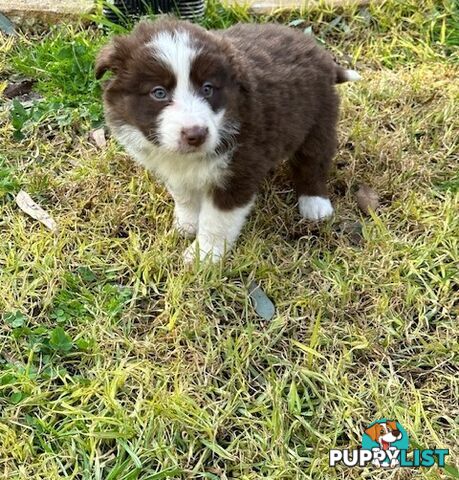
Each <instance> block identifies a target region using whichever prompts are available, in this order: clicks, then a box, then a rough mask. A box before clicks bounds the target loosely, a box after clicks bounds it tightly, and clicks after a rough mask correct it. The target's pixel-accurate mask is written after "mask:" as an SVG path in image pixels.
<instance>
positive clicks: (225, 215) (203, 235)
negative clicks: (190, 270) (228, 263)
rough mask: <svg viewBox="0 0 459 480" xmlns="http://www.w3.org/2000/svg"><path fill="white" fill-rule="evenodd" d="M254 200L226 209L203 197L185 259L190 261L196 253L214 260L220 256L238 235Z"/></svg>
mask: <svg viewBox="0 0 459 480" xmlns="http://www.w3.org/2000/svg"><path fill="white" fill-rule="evenodd" d="M254 201H255V198H254V199H253V200H252V201H251V202H250V203H248V204H247V205H244V206H243V207H238V208H234V209H232V210H228V211H226V210H221V209H219V208H218V207H216V206H215V204H214V202H213V201H212V199H210V198H207V197H206V198H204V199H203V202H202V204H201V212H200V214H199V226H198V235H197V237H196V241H194V242H193V243H192V244H191V245H190V246H189V247H188V248H187V250H186V251H185V254H184V259H185V261H186V262H190V261H192V260H193V259H194V258H195V256H196V254H198V255H199V257H200V259H201V260H204V259H205V258H209V259H210V260H212V261H214V262H215V261H218V260H219V259H220V258H222V257H223V255H224V253H225V250H227V249H229V248H231V246H232V245H233V244H234V242H235V241H236V240H237V238H238V237H239V234H240V233H241V229H242V227H243V225H244V222H245V219H246V218H247V215H248V214H249V212H250V210H251V208H252V206H253V204H254ZM198 245H199V252H197V248H198Z"/></svg>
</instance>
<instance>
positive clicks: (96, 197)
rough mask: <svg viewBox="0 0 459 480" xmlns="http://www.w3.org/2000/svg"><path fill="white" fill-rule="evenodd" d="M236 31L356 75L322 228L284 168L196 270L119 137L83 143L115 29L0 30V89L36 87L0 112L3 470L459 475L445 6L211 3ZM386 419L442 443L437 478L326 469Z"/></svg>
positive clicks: (123, 475)
mask: <svg viewBox="0 0 459 480" xmlns="http://www.w3.org/2000/svg"><path fill="white" fill-rule="evenodd" d="M238 20H241V21H283V22H285V23H290V24H291V25H292V28H302V29H306V34H311V33H312V34H314V35H315V36H316V37H317V40H318V41H320V42H322V43H324V44H325V45H326V47H327V48H328V49H330V50H331V51H332V53H333V54H334V55H335V57H336V58H337V59H338V61H339V62H340V63H342V64H343V65H347V66H352V68H355V69H357V70H358V71H359V72H360V74H361V75H362V77H363V80H362V81H360V82H358V83H354V84H345V85H342V86H339V87H338V88H339V90H340V94H341V98H342V113H341V120H340V126H339V132H340V134H339V137H340V148H339V152H338V155H337V157H336V161H335V167H334V171H333V175H332V178H331V181H330V191H331V194H332V200H333V203H334V205H335V207H336V214H335V217H334V219H333V220H331V221H328V222H325V223H323V224H320V225H315V224H310V223H306V222H300V217H299V214H298V213H297V210H296V208H295V202H296V199H295V195H294V192H293V190H292V186H291V184H290V181H289V179H288V175H287V172H285V171H283V170H282V169H281V171H279V172H278V173H276V174H275V175H274V176H273V177H272V178H270V179H269V181H267V182H266V184H265V185H264V187H263V189H262V192H261V193H260V195H259V196H258V200H257V204H256V208H255V210H254V212H253V214H252V215H251V217H250V220H249V222H248V224H247V225H246V227H245V228H244V231H243V235H242V237H241V239H240V241H239V242H238V244H237V247H236V248H235V249H234V251H233V252H232V254H231V255H230V256H229V257H228V258H227V259H226V260H225V261H224V262H223V263H222V264H220V265H216V266H210V265H202V266H200V267H198V266H195V267H194V268H190V267H189V266H188V267H187V266H185V265H184V264H183V262H182V260H181V254H182V252H183V250H184V249H185V248H186V246H187V245H188V243H189V241H187V240H185V239H182V238H180V237H179V236H178V235H177V234H176V233H175V232H174V231H173V229H172V211H173V205H172V200H171V198H170V197H169V196H168V195H167V193H166V191H165V189H164V188H163V187H162V186H161V185H160V184H158V183H156V182H155V180H154V178H152V176H151V175H150V174H148V173H147V172H146V171H144V170H143V169H142V168H140V167H137V166H136V165H134V164H133V162H132V161H131V159H130V158H129V157H128V156H127V155H126V154H125V153H124V152H123V151H122V149H121V148H120V147H119V146H118V145H117V144H116V142H115V141H114V140H112V139H109V140H108V143H107V146H106V147H105V148H102V149H100V148H98V147H97V146H95V145H94V143H93V142H92V141H91V140H89V135H88V134H89V132H90V131H91V129H93V128H96V127H98V126H100V125H101V124H102V122H103V117H102V108H101V100H100V85H99V83H98V82H96V81H95V79H94V77H93V61H94V57H95V55H96V53H97V51H98V49H99V48H100V46H101V45H103V44H104V43H106V42H107V40H108V37H109V36H110V35H112V34H113V29H110V28H108V29H106V28H102V27H101V26H100V25H99V26H97V24H92V25H91V26H86V27H84V26H82V25H59V26H56V27H54V28H53V29H52V30H51V31H48V32H47V33H45V32H43V31H42V30H40V29H39V28H35V29H34V30H33V31H28V32H26V35H20V36H18V37H15V38H13V37H6V36H2V37H0V91H1V90H3V89H4V88H6V86H7V85H8V83H9V82H10V81H12V80H14V79H17V78H19V77H21V76H22V77H28V78H33V79H35V80H36V83H35V85H34V93H33V94H32V95H31V94H28V95H26V96H24V97H17V98H16V99H15V100H13V101H10V100H5V99H2V104H1V107H0V312H1V316H2V320H1V323H0V412H1V416H0V478H2V479H3V478H4V479H46V480H55V479H63V478H69V479H82V480H83V479H84V480H87V479H88V480H89V479H101V480H115V479H116V480H122V479H123V480H128V479H129V480H133V479H142V480H146V479H150V480H153V479H165V478H170V479H182V478H183V479H191V478H196V479H211V480H217V479H221V480H225V479H232V478H237V479H245V480H249V479H250V480H252V479H262V478H266V479H289V480H293V479H308V478H310V479H314V480H322V479H335V478H342V479H352V478H355V479H360V478H381V479H386V478H394V479H396V478H397V479H408V478H410V479H411V478H422V479H437V478H459V473H458V471H457V470H456V468H457V467H458V461H459V457H458V454H459V442H458V439H459V342H458V330H459V328H458V305H459V301H458V300H459V289H458V265H459V215H458V212H459V193H458V189H459V168H458V166H459V81H458V78H459V48H458V46H459V11H458V9H457V6H456V7H455V6H454V1H448V0H443V1H434V0H423V1H422V2H418V1H415V0H404V1H386V2H383V4H382V5H379V6H375V5H373V6H370V7H365V8H359V7H348V8H345V9H342V10H335V11H334V10H333V9H331V8H327V7H318V8H315V9H311V10H310V11H303V12H295V13H290V14H288V15H285V14H276V15H273V16H272V17H257V18H255V17H253V16H252V15H251V14H250V13H249V12H248V10H247V9H246V8H242V7H240V8H236V9H228V8H224V7H222V6H221V5H220V4H218V3H214V2H211V3H210V4H209V6H208V12H207V16H206V19H205V21H204V23H205V25H206V26H209V27H215V28H221V27H224V26H227V25H230V24H232V23H234V22H236V21H238ZM301 20H303V21H301ZM99 21H100V20H99ZM362 184H366V185H369V186H370V187H371V188H372V189H373V190H375V191H376V192H377V193H378V195H379V203H380V206H379V208H378V209H377V211H376V212H373V213H371V215H364V214H363V213H361V212H360V211H359V209H358V207H357V204H356V197H355V191H356V189H357V188H358V187H359V185H362ZM20 190H25V191H26V192H28V193H29V194H30V195H31V197H32V198H33V199H34V200H35V201H36V202H37V203H38V204H40V205H41V206H42V207H43V208H44V209H46V211H48V212H49V213H50V214H51V215H52V216H53V218H54V219H55V220H56V222H57V224H58V227H59V230H58V231H57V232H55V233H53V232H51V231H49V230H48V229H47V228H46V227H45V226H43V225H41V224H40V223H39V222H37V221H35V220H33V219H31V218H30V217H28V216H27V215H26V214H25V213H23V212H22V211H21V210H20V209H19V208H18V206H17V205H16V202H15V196H16V194H17V193H18V192H19V191H20ZM251 281H256V282H258V284H259V285H260V286H261V287H262V288H263V290H264V291H265V292H266V294H267V295H268V296H269V297H270V298H271V299H272V300H273V302H274V303H275V305H276V314H275V316H274V318H273V319H272V320H271V321H268V322H267V321H264V320H263V319H261V318H259V317H258V315H257V314H256V312H255V311H254V308H253V306H252V305H251V303H250V300H249V298H248V285H249V283H250V282H251ZM383 417H387V418H394V419H396V420H397V421H398V422H400V424H402V425H403V426H404V427H405V429H406V431H407V432H408V433H409V435H410V440H411V448H449V449H450V455H449V456H448V457H447V463H448V465H449V466H448V468H447V469H444V470H441V469H438V468H435V467H434V468H430V469H426V468H418V469H409V468H404V469H397V470H395V471H390V472H388V471H383V470H382V469H374V468H365V469H361V468H352V469H350V468H347V467H342V466H340V467H338V468H330V467H329V466H328V452H329V450H330V449H332V448H358V447H359V445H360V442H361V438H362V434H363V431H364V429H365V428H366V426H367V425H368V424H369V423H370V422H372V421H374V420H376V419H379V418H383Z"/></svg>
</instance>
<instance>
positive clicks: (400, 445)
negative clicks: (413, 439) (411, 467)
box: [362, 418, 409, 468]
mask: <svg viewBox="0 0 459 480" xmlns="http://www.w3.org/2000/svg"><path fill="white" fill-rule="evenodd" d="M408 444H409V442H408V434H407V433H406V431H405V429H404V428H403V427H402V426H401V425H400V423H398V422H396V421H395V420H386V419H385V418H383V419H380V420H376V422H373V423H372V424H370V426H369V427H368V428H367V429H366V430H365V434H364V435H363V438H362V449H363V450H373V452H381V455H380V457H381V458H382V461H380V460H378V459H375V460H374V461H373V464H374V465H375V466H378V467H391V468H394V467H396V466H398V465H399V461H398V456H399V455H398V454H399V451H400V450H408ZM382 452H384V453H386V455H384V454H383V453H382Z"/></svg>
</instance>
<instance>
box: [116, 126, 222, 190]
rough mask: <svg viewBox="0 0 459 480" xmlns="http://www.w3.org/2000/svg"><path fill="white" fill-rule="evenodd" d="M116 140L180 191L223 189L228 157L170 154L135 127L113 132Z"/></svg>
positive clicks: (118, 128)
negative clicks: (221, 187)
mask: <svg viewBox="0 0 459 480" xmlns="http://www.w3.org/2000/svg"><path fill="white" fill-rule="evenodd" d="M112 130H113V133H114V135H115V137H116V138H117V139H118V141H119V142H120V143H121V144H122V145H123V146H124V148H125V149H126V151H127V152H128V153H129V154H130V155H131V156H132V157H133V158H134V159H135V160H136V161H137V162H138V163H140V164H141V165H143V166H144V167H146V168H148V169H149V170H151V171H153V172H154V173H155V174H156V175H157V176H158V177H159V178H160V179H161V180H162V181H163V182H164V183H166V184H167V185H170V186H171V187H172V188H174V189H177V190H181V191H183V190H189V191H201V192H206V191H207V190H209V188H211V187H212V186H216V185H222V184H223V183H224V181H225V177H226V175H227V173H228V168H227V167H228V162H229V158H230V157H229V155H228V154H223V155H220V156H210V155H206V154H193V153H189V154H185V155H180V154H178V153H173V152H169V151H167V150H166V149H164V148H161V147H158V146H156V145H153V144H152V143H151V142H149V141H148V140H147V139H146V138H145V135H143V133H142V132H141V131H140V130H139V129H137V128H136V127H133V126H130V125H122V126H118V127H113V128H112Z"/></svg>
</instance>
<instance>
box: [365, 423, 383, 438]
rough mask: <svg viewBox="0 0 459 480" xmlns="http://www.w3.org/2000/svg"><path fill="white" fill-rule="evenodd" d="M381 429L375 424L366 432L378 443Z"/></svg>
mask: <svg viewBox="0 0 459 480" xmlns="http://www.w3.org/2000/svg"><path fill="white" fill-rule="evenodd" d="M380 429H381V427H380V425H379V424H377V423H375V424H374V425H372V426H371V427H368V428H367V429H366V430H365V433H366V434H367V435H368V436H369V437H370V438H371V439H372V440H373V442H377V441H378V438H379V431H380Z"/></svg>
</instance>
